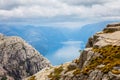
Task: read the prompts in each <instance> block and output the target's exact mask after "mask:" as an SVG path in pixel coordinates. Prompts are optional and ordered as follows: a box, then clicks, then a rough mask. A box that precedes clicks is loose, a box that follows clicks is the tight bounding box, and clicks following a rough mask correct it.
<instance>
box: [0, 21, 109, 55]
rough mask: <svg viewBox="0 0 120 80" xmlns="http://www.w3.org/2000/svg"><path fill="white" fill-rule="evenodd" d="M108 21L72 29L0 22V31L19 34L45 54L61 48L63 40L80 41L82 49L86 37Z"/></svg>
mask: <svg viewBox="0 0 120 80" xmlns="http://www.w3.org/2000/svg"><path fill="white" fill-rule="evenodd" d="M108 23H111V21H105V22H99V23H94V24H87V25H85V26H82V27H80V28H77V29H74V30H72V29H69V28H63V27H61V28H60V27H49V26H48V27H46V26H32V25H17V24H16V25H8V24H0V33H3V34H5V35H8V36H20V37H22V38H23V39H24V40H26V41H27V42H28V43H30V44H31V45H32V46H33V47H35V48H36V49H37V50H38V51H39V52H40V53H41V54H42V55H44V56H46V55H47V54H52V53H54V52H55V51H56V50H57V49H59V48H61V47H62V46H63V45H62V44H61V42H65V41H82V42H84V44H83V45H82V46H81V49H84V47H85V44H86V42H87V40H88V38H89V37H90V36H92V35H93V34H95V33H96V32H98V31H101V30H102V29H103V28H104V27H105V26H106V24H108Z"/></svg>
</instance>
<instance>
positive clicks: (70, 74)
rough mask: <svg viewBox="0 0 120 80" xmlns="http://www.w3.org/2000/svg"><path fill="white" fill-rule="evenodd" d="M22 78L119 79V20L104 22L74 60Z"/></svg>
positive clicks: (49, 79) (54, 79) (44, 79)
mask: <svg viewBox="0 0 120 80" xmlns="http://www.w3.org/2000/svg"><path fill="white" fill-rule="evenodd" d="M70 55H71V54H70ZM25 80H120V23H115V24H108V25H107V27H106V28H105V29H104V30H103V31H101V32H98V33H96V34H95V35H93V36H92V37H91V38H89V40H88V43H87V45H86V48H85V49H84V50H83V51H82V52H81V55H80V57H79V58H78V59H75V60H73V61H72V62H69V63H65V64H63V65H59V66H55V67H50V68H46V69H43V70H42V71H40V72H38V73H37V74H34V75H33V76H31V77H29V78H27V79H25Z"/></svg>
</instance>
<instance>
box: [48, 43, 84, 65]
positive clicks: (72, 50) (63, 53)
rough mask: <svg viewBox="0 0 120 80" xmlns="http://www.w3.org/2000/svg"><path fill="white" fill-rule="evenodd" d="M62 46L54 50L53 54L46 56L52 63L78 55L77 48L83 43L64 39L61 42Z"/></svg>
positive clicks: (58, 62)
mask: <svg viewBox="0 0 120 80" xmlns="http://www.w3.org/2000/svg"><path fill="white" fill-rule="evenodd" d="M61 44H63V46H62V47H61V48H59V49H58V50H57V51H55V52H54V53H53V54H50V55H47V56H46V57H47V58H48V59H49V60H50V61H51V62H52V63H53V65H59V64H62V63H64V62H68V61H72V60H74V59H75V58H78V57H79V56H80V53H79V50H80V49H81V46H82V45H83V42H82V41H66V42H62V43H61Z"/></svg>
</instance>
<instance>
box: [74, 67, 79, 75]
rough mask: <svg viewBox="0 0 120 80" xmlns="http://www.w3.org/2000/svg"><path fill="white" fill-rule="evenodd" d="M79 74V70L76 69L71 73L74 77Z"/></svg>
mask: <svg viewBox="0 0 120 80" xmlns="http://www.w3.org/2000/svg"><path fill="white" fill-rule="evenodd" d="M80 73H81V70H80V69H79V68H76V69H75V71H74V72H73V74H74V75H78V74H80Z"/></svg>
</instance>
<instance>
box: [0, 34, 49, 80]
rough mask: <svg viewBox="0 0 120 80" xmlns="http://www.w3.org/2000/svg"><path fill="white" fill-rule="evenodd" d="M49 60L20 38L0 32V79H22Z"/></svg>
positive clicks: (45, 64) (42, 66)
mask: <svg viewBox="0 0 120 80" xmlns="http://www.w3.org/2000/svg"><path fill="white" fill-rule="evenodd" d="M50 66H51V64H50V62H49V61H48V60H47V59H46V58H44V57H43V56H42V55H41V54H40V53H39V52H37V51H36V50H35V49H34V48H33V47H32V46H30V45H29V44H28V43H26V42H25V41H24V40H23V39H22V38H20V37H16V36H10V37H9V36H4V35H3V34H0V80H22V79H23V78H26V77H28V76H31V75H33V74H35V73H37V72H38V71H40V70H41V69H43V68H45V67H50Z"/></svg>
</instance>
